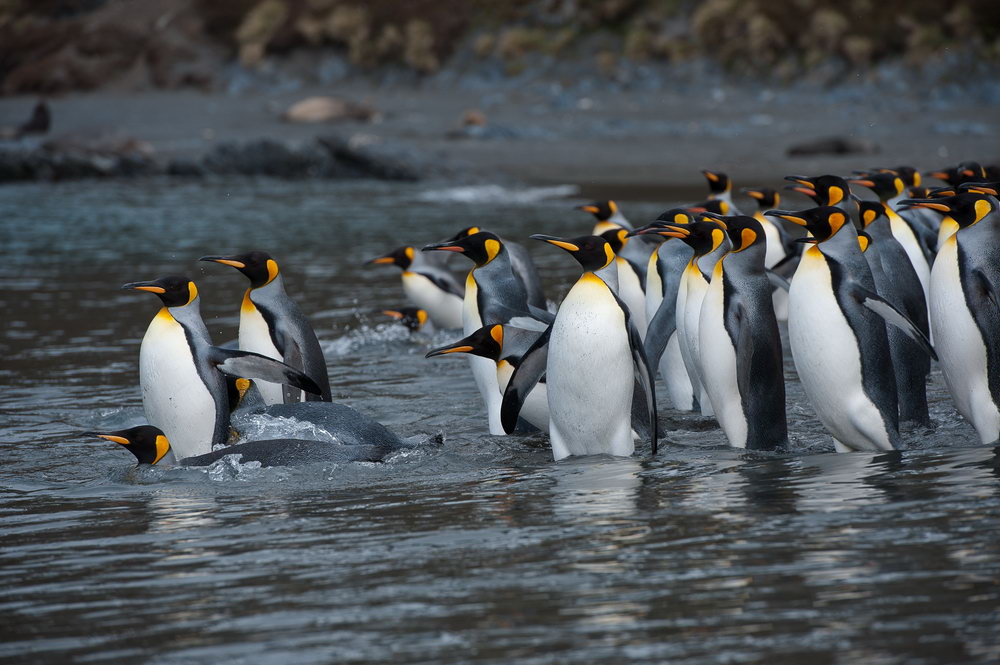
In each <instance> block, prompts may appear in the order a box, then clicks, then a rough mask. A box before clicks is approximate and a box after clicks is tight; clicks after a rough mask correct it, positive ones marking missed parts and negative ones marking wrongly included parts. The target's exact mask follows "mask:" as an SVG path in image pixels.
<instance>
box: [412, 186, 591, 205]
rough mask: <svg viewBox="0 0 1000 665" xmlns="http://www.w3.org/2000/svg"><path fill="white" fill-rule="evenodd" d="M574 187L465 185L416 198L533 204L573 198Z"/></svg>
mask: <svg viewBox="0 0 1000 665" xmlns="http://www.w3.org/2000/svg"><path fill="white" fill-rule="evenodd" d="M578 191H579V188H578V187H577V186H576V185H552V186H549V187H504V186H502V185H467V186H464V187H448V188H446V189H432V190H429V191H426V192H422V193H420V194H419V195H418V196H417V199H419V200H420V201H429V202H434V203H508V204H509V203H535V202H537V201H545V200H546V199H561V198H566V197H570V196H575V195H576V194H577V192H578Z"/></svg>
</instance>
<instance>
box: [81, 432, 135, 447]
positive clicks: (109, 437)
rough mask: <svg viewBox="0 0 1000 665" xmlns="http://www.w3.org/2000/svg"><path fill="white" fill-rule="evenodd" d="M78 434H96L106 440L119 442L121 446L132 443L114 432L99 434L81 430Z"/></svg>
mask: <svg viewBox="0 0 1000 665" xmlns="http://www.w3.org/2000/svg"><path fill="white" fill-rule="evenodd" d="M80 436H96V437H98V438H101V439H104V440H106V441H111V442H112V443H120V444H121V445H123V446H127V445H129V444H131V443H132V442H131V441H129V440H128V439H126V438H125V437H124V436H117V435H115V434H101V433H100V432H82V433H81V434H80Z"/></svg>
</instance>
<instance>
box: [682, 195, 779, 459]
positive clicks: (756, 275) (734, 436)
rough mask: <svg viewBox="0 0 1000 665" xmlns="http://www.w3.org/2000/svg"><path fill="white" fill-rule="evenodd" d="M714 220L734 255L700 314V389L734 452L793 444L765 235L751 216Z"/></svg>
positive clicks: (722, 262)
mask: <svg viewBox="0 0 1000 665" xmlns="http://www.w3.org/2000/svg"><path fill="white" fill-rule="evenodd" d="M706 218H708V215H707V214H706ZM716 221H717V222H719V223H722V224H725V230H726V234H727V235H728V236H729V240H730V242H731V243H732V249H731V250H730V251H729V252H728V253H726V254H725V255H723V257H722V258H721V259H719V261H718V262H717V263H716V264H715V268H714V269H713V272H712V280H711V282H710V283H709V285H708V291H707V292H706V293H705V298H704V302H703V303H702V307H701V315H700V316H701V321H700V325H699V328H698V331H699V335H700V346H699V353H700V356H701V364H700V367H701V380H702V384H703V385H704V387H705V391H706V392H707V393H708V397H709V399H711V401H712V410H713V412H714V413H715V417H716V418H717V419H718V421H719V425H721V426H722V431H723V432H725V433H726V438H727V439H729V445H731V446H733V447H736V448H749V449H751V450H774V449H775V448H777V447H779V446H784V445H786V444H787V443H788V426H787V423H786V418H785V379H784V368H783V366H782V357H781V336H780V334H779V332H778V320H777V318H776V317H775V315H774V307H773V305H772V302H771V289H772V287H771V280H770V279H768V276H767V274H766V272H765V267H764V257H765V256H766V253H767V235H766V234H765V232H764V228H763V226H762V225H761V223H760V222H758V221H757V220H756V219H754V218H753V217H746V216H729V217H726V218H724V219H721V218H720V219H717V220H716Z"/></svg>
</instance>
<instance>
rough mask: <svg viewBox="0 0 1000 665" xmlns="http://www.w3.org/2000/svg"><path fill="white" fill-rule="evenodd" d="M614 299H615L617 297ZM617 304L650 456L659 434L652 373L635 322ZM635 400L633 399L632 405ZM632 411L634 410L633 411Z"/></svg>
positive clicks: (620, 303)
mask: <svg viewBox="0 0 1000 665" xmlns="http://www.w3.org/2000/svg"><path fill="white" fill-rule="evenodd" d="M615 297H616V298H617V297H618V296H615ZM618 304H619V305H621V307H622V309H623V310H624V312H625V325H626V326H627V327H628V345H629V348H630V349H631V351H632V368H633V372H635V380H636V383H637V384H638V385H639V388H640V389H641V390H642V392H643V396H644V397H645V401H646V405H645V406H646V409H645V413H644V414H643V415H645V416H646V417H647V418H648V424H649V442H650V446H651V447H652V450H653V452H652V454H653V455H655V454H656V451H657V444H658V441H659V434H660V433H659V431H658V429H659V428H658V423H657V422H656V388H655V384H654V383H653V380H654V376H653V372H652V371H650V369H649V361H648V359H647V358H646V351H645V349H644V348H643V343H642V336H641V335H639V329H638V328H636V326H635V322H634V321H633V320H632V315H631V313H629V311H628V308H627V307H626V306H625V303H623V302H621V301H619V302H618ZM661 353H662V352H661ZM636 399H637V398H633V404H634V403H635V401H636ZM634 411H635V409H633V412H634ZM640 411H641V409H640Z"/></svg>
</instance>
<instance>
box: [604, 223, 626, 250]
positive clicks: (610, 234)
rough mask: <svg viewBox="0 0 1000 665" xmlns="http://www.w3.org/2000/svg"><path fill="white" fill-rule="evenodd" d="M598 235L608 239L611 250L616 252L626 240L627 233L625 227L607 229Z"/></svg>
mask: <svg viewBox="0 0 1000 665" xmlns="http://www.w3.org/2000/svg"><path fill="white" fill-rule="evenodd" d="M598 235H600V236H601V237H602V238H604V239H605V240H607V241H608V244H609V245H611V251H612V252H614V253H615V254H618V252H620V251H622V247H624V246H625V243H627V242H628V235H629V233H628V230H627V229H623V228H617V229H608V230H607V231H605V232H604V233H600V234H598Z"/></svg>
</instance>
